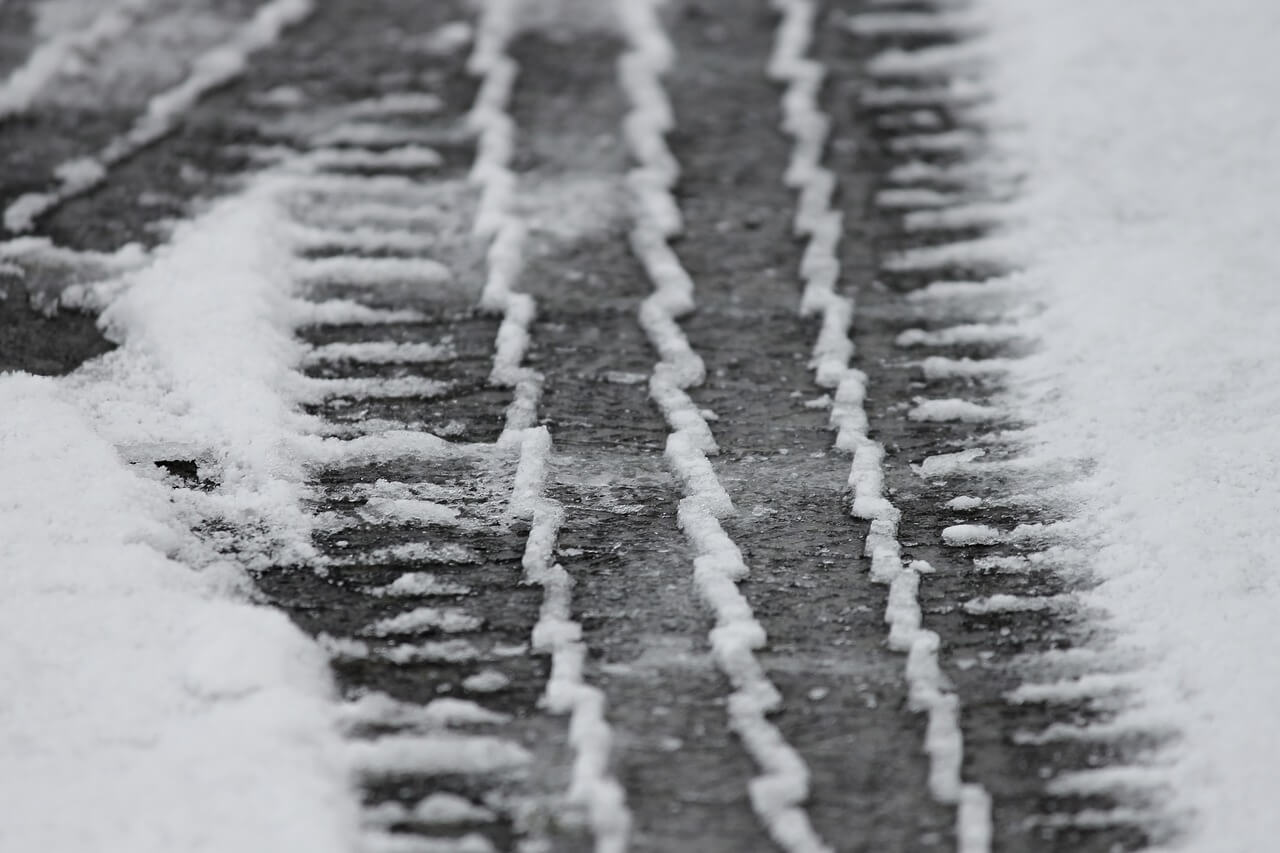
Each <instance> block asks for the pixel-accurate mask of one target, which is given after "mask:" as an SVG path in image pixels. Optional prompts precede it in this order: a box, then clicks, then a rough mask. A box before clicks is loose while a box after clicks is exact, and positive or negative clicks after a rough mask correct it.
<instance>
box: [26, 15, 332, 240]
mask: <svg viewBox="0 0 1280 853" xmlns="http://www.w3.org/2000/svg"><path fill="white" fill-rule="evenodd" d="M313 6H314V2H313V0H270V2H268V3H267V4H266V5H264V6H262V7H261V8H259V9H258V11H257V12H256V13H255V14H254V16H253V17H252V18H251V19H250V20H249V21H248V22H247V23H245V24H244V26H242V27H241V28H240V29H239V30H237V31H236V33H235V35H234V36H233V37H232V38H231V39H230V40H229V41H227V42H225V43H224V44H221V45H218V46H217V47H214V48H212V49H210V50H208V51H206V52H205V53H204V54H203V55H201V56H199V57H197V58H196V60H195V61H194V62H193V63H192V66H191V73H190V74H188V75H187V77H186V79H184V80H183V81H182V82H181V83H179V84H178V85H176V86H173V87H171V88H169V89H166V90H165V91H163V92H159V93H158V94H156V95H154V96H153V97H152V98H151V100H150V101H149V102H148V103H147V108H146V111H145V112H144V113H143V114H142V115H141V116H139V117H138V119H137V120H136V121H135V122H134V124H133V127H131V128H130V129H129V131H128V132H127V133H125V134H124V135H123V136H119V137H116V138H115V139H114V140H112V141H111V142H110V143H109V144H108V145H107V146H106V148H104V149H102V150H101V151H99V152H98V154H97V155H96V156H93V157H83V158H80V159H76V160H69V161H67V162H65V163H63V164H62V165H61V166H59V167H58V168H57V169H56V170H55V174H56V175H57V177H58V185H57V187H56V188H54V189H52V190H50V191H48V192H42V193H27V194H25V195H22V196H19V197H18V199H17V200H16V201H14V202H12V203H11V204H10V205H9V206H8V207H7V208H6V209H5V211H4V227H5V228H7V229H8V230H10V231H14V232H22V231H30V230H31V228H32V227H33V226H34V225H35V221H36V219H38V218H39V217H41V216H43V215H44V214H46V213H48V212H49V211H51V210H53V209H54V208H56V207H58V206H59V205H61V204H62V203H63V202H66V201H68V200H70V199H72V198H75V197H77V196H80V195H83V194H84V193H86V192H88V191H89V190H91V189H93V188H94V187H96V186H98V185H99V184H101V183H102V182H103V181H104V180H106V177H107V174H108V172H109V170H110V169H111V168H112V167H113V166H115V165H117V164H118V163H120V162H121V161H123V160H125V159H127V158H129V157H131V156H133V155H134V154H136V153H137V152H138V151H140V150H141V149H143V148H145V147H146V146H148V145H151V144H152V143H154V142H156V141H157V140H159V139H161V138H163V137H165V136H166V135H168V134H169V133H171V132H172V131H173V129H174V128H175V127H177V126H178V123H179V122H180V121H181V120H182V116H183V114H184V113H186V112H187V111H188V110H190V109H191V108H192V107H193V106H194V105H195V104H196V102H197V101H199V100H200V98H202V97H203V96H204V95H205V94H206V93H208V92H210V91H211V90H213V89H216V88H217V87H219V86H222V85H225V84H226V83H227V82H229V81H230V80H233V79H235V78H236V77H237V76H239V75H240V74H242V73H243V72H244V70H245V68H246V66H247V64H248V60H249V55H250V54H252V53H254V52H256V51H259V50H261V49H263V48H265V47H268V46H269V45H271V44H273V43H274V42H276V41H277V40H278V39H279V38H280V35H281V33H283V32H284V30H285V28H286V27H289V26H292V25H294V24H297V23H298V22H300V21H302V20H303V19H304V18H306V17H307V16H308V15H310V14H311V11H312V8H313Z"/></svg>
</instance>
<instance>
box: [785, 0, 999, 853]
mask: <svg viewBox="0 0 1280 853" xmlns="http://www.w3.org/2000/svg"><path fill="white" fill-rule="evenodd" d="M774 7H775V9H777V10H778V11H779V12H781V13H782V20H781V22H780V24H779V28H778V38H777V41H776V43H775V49H774V53H773V56H772V58H771V59H770V64H769V71H770V74H771V76H773V77H774V78H775V79H779V80H782V81H785V82H786V83H787V84H788V88H787V90H786V92H785V94H784V95H783V121H782V125H783V128H784V129H785V130H786V131H787V132H788V133H790V135H791V136H792V138H793V139H794V140H795V149H794V151H793V155H792V160H791V164H790V166H789V167H788V169H787V173H786V178H785V180H786V182H787V183H788V184H789V185H791V186H792V187H794V188H796V189H797V190H798V191H799V194H800V205H799V208H798V210H797V213H796V221H795V230H796V232H797V233H798V234H800V235H803V236H806V237H808V240H809V242H808V245H807V248H806V250H805V255H804V259H803V260H802V261H801V268H800V271H801V276H802V277H803V278H804V279H805V282H804V296H803V298H802V302H801V310H802V311H807V312H812V313H816V314H818V315H819V316H820V317H821V322H822V330H821V332H820V333H819V337H818V340H817V342H816V344H815V345H814V352H813V359H812V361H811V362H810V363H811V365H812V366H813V368H814V371H815V376H816V379H817V382H818V384H820V385H822V386H824V387H826V388H830V389H832V390H833V391H834V392H835V395H834V400H833V402H832V413H831V426H832V428H833V429H835V430H836V447H837V448H839V449H842V450H845V451H846V452H852V454H853V468H852V471H851V472H850V475H849V483H850V485H851V486H852V487H853V492H854V494H853V504H852V511H853V515H854V516H855V517H857V518H861V519H863V520H866V521H869V522H870V530H869V532H868V534H867V539H866V545H865V548H864V553H865V554H866V556H868V557H869V558H870V560H871V576H872V579H873V580H875V581H877V582H880V583H888V584H889V600H888V603H887V606H886V610H885V621H886V622H887V623H888V624H889V646H890V648H892V649H894V650H896V651H901V652H906V654H907V683H908V690H909V702H908V707H909V708H910V709H911V710H913V711H917V712H923V713H926V714H927V715H928V720H929V723H928V729H927V731H926V734H925V751H926V752H927V753H928V755H929V761H930V771H929V789H930V792H931V794H932V795H933V797H934V799H935V800H937V801H938V802H940V803H944V804H946V805H952V806H955V807H956V831H955V834H956V849H958V850H961V851H966V853H982V851H987V850H990V848H991V798H990V796H989V795H988V794H987V792H986V791H985V790H984V789H983V787H982V786H981V785H978V784H973V783H965V782H964V781H963V780H962V778H961V766H962V763H963V760H964V738H963V735H962V733H961V730H960V720H959V699H958V697H957V695H956V693H954V692H953V691H951V690H949V689H948V688H947V681H946V679H945V677H944V676H943V674H942V672H941V670H940V668H939V665H938V648H939V645H940V642H941V641H940V638H939V636H938V634H936V633H934V632H933V631H929V630H926V629H924V628H922V627H921V621H922V615H921V610H920V602H919V587H920V583H921V575H922V574H931V573H932V572H933V567H932V566H931V565H929V564H928V563H926V562H924V561H919V560H917V561H914V562H912V563H911V564H910V565H907V564H905V563H904V561H903V559H902V552H901V545H900V543H899V540H898V534H897V528H898V524H899V520H900V518H901V512H900V511H899V510H898V508H897V507H896V506H894V505H893V503H892V502H891V501H890V500H889V498H888V497H887V496H886V494H885V490H884V470H883V460H884V455H885V450H884V447H883V446H882V445H880V444H879V443H878V442H875V441H873V440H872V439H870V438H869V437H868V435H867V427H868V424H867V417H866V413H865V411H863V407H862V403H863V400H864V399H865V397H866V381H867V378H866V375H865V374H863V373H862V372H861V371H859V370H855V369H853V368H851V367H849V360H850V358H851V357H852V356H853V349H854V347H853V342H852V341H851V340H850V339H849V332H848V330H849V327H850V325H851V324H852V322H853V318H854V305H853V301H852V300H851V299H849V298H847V297H844V296H840V295H838V294H837V293H836V291H835V285H836V281H837V279H838V275H839V269H840V265H839V261H838V260H837V257H838V255H837V252H838V245H839V239H840V233H841V230H842V224H843V222H842V216H841V215H840V213H839V211H837V210H835V209H833V208H832V207H831V206H830V200H831V195H832V191H833V188H834V186H835V182H836V181H835V176H834V174H832V173H831V172H830V171H829V170H828V169H826V168H824V167H823V165H822V155H823V149H824V148H825V143H826V140H827V134H828V132H829V121H828V118H827V116H826V115H825V114H824V113H822V112H821V110H820V108H819V107H818V105H817V94H818V90H819V89H820V87H821V85H822V80H823V77H824V76H825V68H824V67H823V66H822V65H820V64H818V63H815V62H812V61H809V60H807V59H806V58H805V55H806V53H807V51H808V47H809V44H810V41H811V40H812V38H813V27H814V18H815V16H816V14H817V7H816V6H815V5H814V4H813V3H810V2H806V0H778V2H775V3H774Z"/></svg>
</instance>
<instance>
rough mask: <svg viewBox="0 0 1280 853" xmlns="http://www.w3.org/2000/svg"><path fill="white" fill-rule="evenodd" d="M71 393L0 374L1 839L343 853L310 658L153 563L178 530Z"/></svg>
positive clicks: (181, 568) (232, 605) (54, 384)
mask: <svg viewBox="0 0 1280 853" xmlns="http://www.w3.org/2000/svg"><path fill="white" fill-rule="evenodd" d="M75 395H76V392H75V390H74V389H73V388H71V387H69V385H68V383H66V382H65V381H57V380H49V379H37V378H34V377H29V376H23V375H15V374H9V375H5V376H3V377H0V507H2V508H3V512H0V685H2V690H0V692H2V693H3V697H4V698H3V699H0V732H3V735H2V736H0V798H2V799H3V800H4V802H5V804H6V809H5V819H4V821H3V822H2V824H0V847H3V848H4V849H11V850H43V851H68V853H69V851H79V850H88V849H93V850H130V851H138V853H146V851H156V853H159V852H160V851H171V850H175V849H180V850H208V851H225V850H245V851H262V853H267V851H277V850H315V851H333V853H338V852H339V851H344V850H348V849H350V847H351V844H352V842H353V839H354V833H355V827H356V821H357V816H356V806H355V798H354V793H353V792H352V791H351V790H349V784H350V783H349V781H348V778H347V769H346V761H345V758H344V756H343V753H342V749H341V744H340V741H339V738H338V735H337V732H336V728H335V726H334V725H333V722H334V721H333V711H332V708H333V706H332V700H331V697H330V693H329V691H330V686H329V675H328V670H327V660H326V657H325V655H324V654H323V653H321V652H320V650H319V649H317V648H316V647H315V646H314V645H313V644H312V643H310V642H309V641H308V640H307V639H306V638H305V637H304V636H303V635H302V634H301V633H300V632H299V631H298V630H297V629H295V628H294V627H293V626H292V625H291V624H290V623H289V621H288V620H287V618H286V617H284V616H283V615H282V614H280V613H278V612H276V611H274V610H270V609H267V608H262V607H255V606H250V605H248V604H245V603H241V600H240V599H241V597H242V587H243V584H244V581H243V579H242V578H241V576H240V574H239V570H238V569H236V568H234V567H232V566H230V565H228V564H225V563H218V562H213V563H211V564H208V565H206V567H205V568H204V569H203V570H202V571H199V572H197V571H193V570H192V569H191V568H190V567H189V566H187V565H183V564H182V563H180V562H178V561H176V560H175V559H173V558H171V557H169V556H166V555H167V554H170V553H176V552H181V551H185V550H188V549H189V547H190V543H189V542H187V541H185V540H186V537H187V534H186V532H185V531H186V520H185V519H184V518H182V517H181V512H180V510H179V508H178V507H177V505H175V504H174V503H173V502H172V501H171V500H170V495H169V490H168V489H167V488H166V487H164V486H162V485H161V484H159V483H157V482H155V481H154V480H152V479H149V478H147V477H144V476H138V473H140V472H136V471H135V470H131V469H130V466H128V465H126V464H125V463H122V462H121V461H120V460H119V458H118V456H117V454H116V452H115V449H114V448H113V447H112V446H111V444H110V443H108V441H106V440H105V439H104V437H103V435H102V433H101V431H100V430H99V428H97V427H96V425H95V424H94V423H93V421H92V420H91V419H90V418H88V417H86V415H85V413H84V412H83V411H82V410H81V409H80V407H79V405H78V404H77V403H76V402H75V401H74V397H75ZM142 464H143V465H145V464H146V463H142ZM297 815H306V816H307V817H306V819H305V820H299V819H296V816H297Z"/></svg>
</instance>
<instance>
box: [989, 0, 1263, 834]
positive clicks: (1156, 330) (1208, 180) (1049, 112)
mask: <svg viewBox="0 0 1280 853" xmlns="http://www.w3.org/2000/svg"><path fill="white" fill-rule="evenodd" d="M978 13H979V14H980V15H981V16H982V17H984V18H985V19H986V20H988V21H989V22H990V23H991V31H990V33H989V35H988V37H987V38H988V40H989V41H990V42H991V51H990V68H991V73H992V75H993V81H994V82H995V83H996V87H995V88H996V91H997V92H998V94H999V95H1000V99H999V110H1000V115H1001V116H1002V118H1003V119H1004V120H1006V121H1007V122H1008V123H1011V124H1012V125H1014V126H1015V127H1017V130H1016V131H1015V132H1014V133H1013V135H1012V139H1011V140H1010V141H1011V142H1012V143H1013V144H1016V145H1017V147H1018V150H1019V152H1020V156H1021V157H1022V159H1023V162H1024V165H1025V166H1026V168H1027V171H1028V181H1027V184H1026V194H1025V197H1023V198H1022V199H1021V200H1020V202H1019V214H1020V216H1019V219H1020V223H1019V225H1018V227H1017V229H1016V232H1015V233H1016V234H1017V235H1018V236H1019V239H1020V241H1021V243H1022V246H1023V249H1024V255H1025V256H1026V257H1027V258H1028V259H1029V261H1028V265H1027V272H1028V274H1029V276H1030V277H1031V278H1033V279H1034V280H1035V281H1036V283H1037V284H1038V285H1041V286H1042V287H1043V288H1044V291H1045V294H1046V299H1045V301H1046V313H1045V315H1044V316H1043V318H1042V320H1041V322H1039V323H1038V326H1039V328H1040V345H1041V348H1042V349H1041V354H1040V356H1039V357H1038V358H1036V359H1035V360H1033V361H1029V362H1026V363H1025V367H1024V369H1021V370H1020V371H1019V376H1020V388H1021V389H1022V392H1023V395H1024V398H1025V402H1024V406H1025V409H1026V411H1027V412H1028V413H1033V414H1035V415H1036V416H1038V418H1039V421H1040V425H1039V426H1038V427H1037V428H1036V430H1035V432H1034V434H1035V436H1036V437H1037V438H1038V439H1039V440H1040V441H1041V442H1042V443H1043V446H1044V447H1046V448H1049V449H1051V450H1052V451H1054V452H1056V453H1059V454H1061V455H1062V456H1065V457H1072V456H1081V457H1088V458H1091V459H1093V460H1095V461H1096V463H1097V466H1098V467H1097V472H1096V474H1095V475H1094V476H1093V477H1092V479H1091V480H1090V482H1089V484H1088V485H1089V486H1090V487H1091V489H1092V490H1093V494H1092V496H1091V499H1090V501H1089V504H1088V512H1089V514H1090V516H1091V517H1092V518H1093V519H1094V520H1096V521H1097V522H1098V523H1099V524H1100V525H1101V529H1102V531H1103V534H1102V536H1101V539H1100V547H1099V550H1098V553H1097V555H1096V557H1095V559H1094V561H1093V564H1094V566H1095V568H1096V570H1097V571H1098V573H1099V577H1100V579H1101V580H1102V584H1101V585H1100V586H1099V587H1098V589H1097V590H1096V591H1095V592H1093V593H1091V594H1090V595H1089V596H1086V601H1089V602H1091V603H1092V604H1094V605H1097V606H1102V607H1105V608H1106V609H1108V610H1109V611H1110V612H1111V614H1112V616H1113V619H1114V623H1115V625H1116V626H1117V627H1118V628H1120V629H1121V630H1122V631H1123V632H1124V638H1125V640H1126V642H1128V643H1132V644H1134V645H1136V646H1138V647H1140V648H1144V649H1146V650H1147V651H1148V652H1149V653H1150V654H1151V655H1152V656H1157V655H1158V656H1162V657H1163V659H1164V660H1165V661H1166V662H1167V664H1168V666H1169V667H1171V668H1172V672H1171V673H1166V674H1165V677H1166V678H1168V679H1170V683H1172V684H1174V685H1176V687H1177V693H1178V697H1177V701H1176V705H1175V706H1176V708H1177V710H1178V717H1179V723H1180V726H1181V729H1182V732H1183V734H1184V738H1183V740H1182V741H1181V742H1180V744H1179V745H1178V746H1176V747H1174V749H1173V754H1172V756H1171V758H1172V760H1173V762H1174V763H1173V764H1172V766H1170V767H1166V768H1160V769H1159V770H1157V771H1152V773H1153V774H1154V775H1155V776H1156V777H1158V778H1159V779H1162V780H1164V781H1165V782H1167V783H1169V784H1171V786H1172V795H1171V796H1172V797H1173V804H1174V807H1175V808H1176V809H1177V810H1189V811H1190V812H1192V813H1194V815H1195V819H1194V822H1193V824H1192V828H1191V831H1190V833H1189V835H1188V836H1187V837H1186V838H1184V839H1182V840H1180V841H1177V842H1175V844H1176V846H1178V847H1179V848H1180V849H1185V850H1192V851H1214V853H1239V852H1240V851H1251V850H1260V849H1269V848H1271V847H1273V846H1274V845H1275V839H1276V838H1277V837H1280V812H1278V811H1277V810H1276V809H1275V808H1274V803H1275V801H1276V799H1277V797H1278V796H1280V776H1278V775H1277V774H1276V772H1275V768H1276V767H1277V766H1280V736H1277V734H1276V728H1275V725H1274V718H1275V709H1276V708H1277V707H1280V679H1277V678H1276V674H1275V673H1276V670H1275V661H1276V660H1277V658H1278V657H1280V633H1277V632H1276V631H1275V614H1276V613H1277V611H1280V574H1277V572H1276V571H1275V569H1274V564H1275V561H1276V554H1277V550H1278V547H1280V528H1278V527H1277V525H1276V518H1277V517H1278V516H1280V486H1278V485H1277V483H1280V479H1278V478H1277V477H1276V471H1277V469H1278V468H1280V440H1278V439H1277V437H1276V430H1275V424H1276V422H1277V418H1278V417H1280V343H1278V342H1277V340H1278V339H1277V336H1276V334H1275V329H1274V326H1275V323H1274V318H1275V317H1276V316H1277V313H1278V312H1280V291H1278V290H1277V288H1276V282H1277V279H1280V244H1278V243H1277V241H1276V239H1275V235H1274V230H1275V229H1274V223H1275V221H1276V218H1277V216H1278V215H1280V170H1277V168H1276V164H1275V152H1276V151H1277V150H1280V101H1278V100H1277V98H1276V91H1275V85H1274V81H1275V79H1276V76H1277V74H1278V73H1280V60H1278V59H1277V56H1276V52H1275V40H1276V36H1277V34H1278V33H1280V7H1277V6H1275V4H1270V3H1256V2H1251V0H1186V2H1182V3H1179V4H1178V6H1177V10H1176V14H1170V7H1169V6H1168V4H1163V3H1159V2H1156V0H1129V2H1125V3H1114V2H1109V0H1075V2H1071V3H1066V2H1048V1H1047V0H1037V2H1027V0H981V2H980V3H979V4H978ZM1048 389H1053V391H1054V395H1052V396H1046V394H1045V393H1043V392H1045V391H1046V390H1048ZM1152 682H1153V683H1152V684H1151V685H1150V687H1149V688H1148V689H1154V688H1155V686H1156V685H1155V684H1154V677H1153V678H1152ZM1157 695H1158V694H1157ZM1095 778H1096V777H1095Z"/></svg>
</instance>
